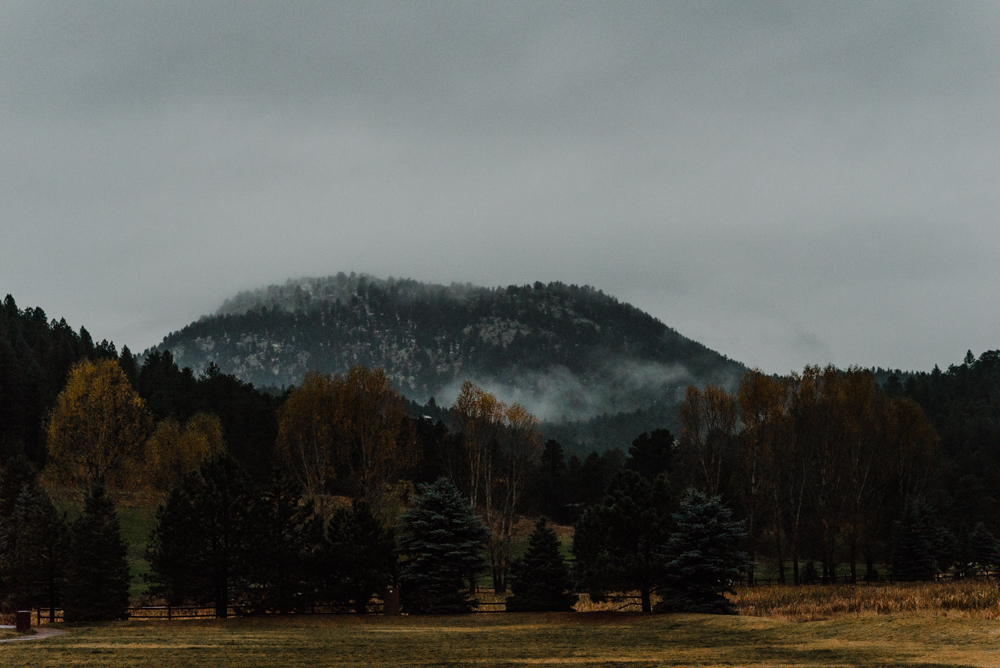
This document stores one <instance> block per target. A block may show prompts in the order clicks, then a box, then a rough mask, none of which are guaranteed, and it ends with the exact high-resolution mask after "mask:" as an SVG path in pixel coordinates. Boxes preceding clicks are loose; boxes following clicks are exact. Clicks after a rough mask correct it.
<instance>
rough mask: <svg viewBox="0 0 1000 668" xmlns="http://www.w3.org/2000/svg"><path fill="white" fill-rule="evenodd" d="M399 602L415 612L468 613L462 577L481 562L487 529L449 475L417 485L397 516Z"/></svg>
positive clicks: (483, 563) (469, 607)
mask: <svg viewBox="0 0 1000 668" xmlns="http://www.w3.org/2000/svg"><path fill="white" fill-rule="evenodd" d="M398 534H399V554H400V555H401V556H402V557H403V559H404V562H403V565H402V570H401V573H400V585H401V588H400V592H401V594H402V597H403V600H402V603H403V607H404V609H405V610H407V611H409V612H416V613H464V612H471V610H472V604H473V601H470V600H469V599H468V597H467V596H466V589H465V584H464V578H465V577H468V576H470V575H473V576H474V574H475V573H477V572H479V571H481V570H482V569H483V568H485V567H486V560H485V559H484V558H483V545H484V543H485V542H486V541H487V539H488V538H489V531H487V529H486V528H485V527H484V526H483V525H482V524H481V523H480V521H479V519H478V518H477V517H476V516H475V514H474V513H473V512H472V507H471V506H470V505H469V502H468V500H466V499H465V498H463V497H462V495H461V494H460V493H459V492H458V490H457V489H456V488H455V486H454V485H453V484H452V483H451V481H450V480H447V479H446V478H440V479H438V480H437V481H436V482H434V483H431V484H430V485H424V486H422V487H421V488H420V495H419V496H417V497H416V498H415V499H414V501H413V506H412V507H411V508H410V509H409V510H407V511H406V513H404V514H403V516H402V517H401V518H400V521H399V528H398Z"/></svg>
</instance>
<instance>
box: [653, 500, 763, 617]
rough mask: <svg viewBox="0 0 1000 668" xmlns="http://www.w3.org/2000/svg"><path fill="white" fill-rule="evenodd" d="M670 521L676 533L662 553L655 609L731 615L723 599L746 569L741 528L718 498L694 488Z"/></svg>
mask: <svg viewBox="0 0 1000 668" xmlns="http://www.w3.org/2000/svg"><path fill="white" fill-rule="evenodd" d="M673 518H674V522H675V524H676V527H677V529H676V531H675V532H674V533H673V534H671V536H670V540H669V541H668V542H667V544H666V548H665V550H664V552H663V558H664V564H663V576H664V577H663V586H662V588H661V596H662V600H661V602H660V604H659V605H658V606H657V610H658V611H685V612H707V613H717V614H719V613H721V614H733V613H734V610H733V607H732V604H731V603H730V602H729V600H728V599H727V598H726V597H725V595H724V594H726V593H733V591H734V589H733V582H734V581H735V580H736V579H737V578H738V577H739V575H740V572H741V571H743V570H745V569H746V568H748V567H749V566H750V559H749V557H748V556H747V554H746V553H745V552H744V551H743V550H742V546H743V542H744V540H745V538H746V534H745V532H744V530H743V523H742V522H739V521H734V520H733V519H732V511H731V510H729V509H728V508H726V507H725V506H724V505H722V501H721V499H720V498H719V497H717V496H713V497H708V496H706V495H705V494H704V493H703V492H700V491H698V490H696V489H688V491H687V493H686V494H685V496H684V498H683V500H682V501H681V505H680V509H679V510H678V511H677V512H676V513H674V516H673Z"/></svg>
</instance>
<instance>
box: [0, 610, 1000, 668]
mask: <svg viewBox="0 0 1000 668" xmlns="http://www.w3.org/2000/svg"><path fill="white" fill-rule="evenodd" d="M60 626H62V625H60ZM63 628H66V629H68V630H69V634H67V635H64V636H60V637H57V638H52V639H46V640H40V641H29V642H26V643H14V644H8V645H4V646H3V647H2V648H0V663H2V665H4V666H29V665H30V666H66V665H73V666H108V667H111V668H115V667H118V666H140V665H141V666H220V667H225V666H264V667H266V666H330V667H335V666H357V665H370V666H401V665H407V666H409V665H427V666H449V665H489V666H523V665H529V664H572V665H574V666H606V665H633V666H716V665H732V666H880V665H894V666H923V667H927V666H1000V643H998V640H1000V622H995V621H992V620H983V619H970V618H951V617H940V616H920V615H911V616H884V617H870V618H840V619H833V620H827V621H821V622H807V623H795V622H788V621H781V620H774V619H765V618H759V617H713V616H706V615H638V614H624V613H617V614H614V613H603V614H602V613H591V614H583V613H576V614H574V613H559V614H496V615H472V616H464V617H394V618H386V617H367V618H366V617H358V616H353V615H343V616H303V617H286V618H277V617H268V618H246V619H230V620H217V621H216V620H213V621H190V622H121V623H108V624H99V625H94V626H64V627H63Z"/></svg>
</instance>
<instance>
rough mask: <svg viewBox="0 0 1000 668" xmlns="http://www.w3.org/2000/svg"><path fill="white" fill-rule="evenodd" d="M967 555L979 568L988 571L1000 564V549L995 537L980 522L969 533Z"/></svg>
mask: <svg viewBox="0 0 1000 668" xmlns="http://www.w3.org/2000/svg"><path fill="white" fill-rule="evenodd" d="M969 557H970V558H971V561H972V562H973V563H974V564H976V566H978V567H979V569H980V570H983V571H989V570H990V569H991V568H993V567H995V566H997V565H1000V550H998V548H997V539H996V538H995V537H994V536H993V534H992V533H990V531H989V530H988V529H987V528H986V525H985V524H983V523H982V522H978V523H976V526H975V528H973V530H972V532H971V533H970V534H969Z"/></svg>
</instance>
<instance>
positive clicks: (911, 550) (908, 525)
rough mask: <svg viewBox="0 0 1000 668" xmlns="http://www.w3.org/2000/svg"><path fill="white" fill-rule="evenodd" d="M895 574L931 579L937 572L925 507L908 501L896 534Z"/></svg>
mask: <svg viewBox="0 0 1000 668" xmlns="http://www.w3.org/2000/svg"><path fill="white" fill-rule="evenodd" d="M890 568H891V570H892V576H893V577H894V578H895V579H897V580H906V581H909V580H931V579H933V578H934V576H935V575H936V574H937V570H938V567H937V562H936V561H935V560H934V553H933V546H932V543H931V532H930V528H929V527H928V525H927V521H926V518H925V517H924V515H923V513H922V512H921V509H920V508H919V507H918V505H917V504H916V503H915V502H913V501H907V502H906V506H905V508H904V509H903V519H902V520H901V521H899V522H897V523H896V531H895V535H894V536H893V546H892V563H891V564H890Z"/></svg>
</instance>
